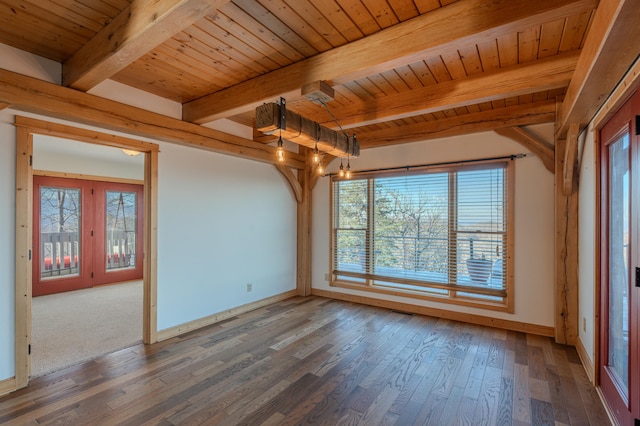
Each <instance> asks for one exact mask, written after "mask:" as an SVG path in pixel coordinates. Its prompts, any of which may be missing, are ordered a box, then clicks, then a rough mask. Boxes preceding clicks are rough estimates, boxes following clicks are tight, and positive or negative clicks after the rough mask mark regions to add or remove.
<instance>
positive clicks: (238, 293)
mask: <svg viewBox="0 0 640 426" xmlns="http://www.w3.org/2000/svg"><path fill="white" fill-rule="evenodd" d="M0 68H5V69H9V70H11V71H15V72H20V73H22V74H26V75H31V76H34V77H37V78H40V79H43V80H46V81H50V82H54V83H59V81H60V79H59V76H60V70H61V67H60V65H59V64H56V63H55V62H51V61H48V60H46V59H43V58H38V57H35V56H33V55H29V54H26V53H24V52H20V51H19V50H17V49H13V48H10V47H8V46H3V45H0ZM113 87H114V85H112V84H109V85H105V86H103V87H99V88H98V89H96V92H97V94H100V95H101V96H104V97H111V98H113V99H114V100H118V101H120V102H130V103H131V104H134V102H135V105H136V106H138V107H143V108H145V107H146V109H148V110H150V111H158V112H159V113H163V114H166V115H169V116H172V115H175V114H176V112H175V105H173V104H172V103H170V102H168V103H166V104H164V105H158V102H159V101H158V99H155V98H154V97H153V96H139V95H140V93H138V92H137V91H132V93H129V94H128V93H124V92H126V91H127V87H126V86H122V85H119V86H118V87H117V90H112V89H113ZM16 114H20V115H25V116H28V117H33V118H37V119H41V120H48V121H52V122H56V123H63V124H67V125H70V126H75V127H79V128H84V129H95V130H97V131H101V132H104V133H112V134H116V135H120V136H125V137H130V138H134V139H138V140H141V141H146V142H152V143H157V144H159V145H160V153H159V170H158V210H159V211H158V328H159V330H163V329H166V328H169V327H173V326H176V325H180V324H183V323H185V322H188V321H192V320H195V319H199V318H202V317H205V316H208V315H212V314H215V313H218V312H220V311H224V310H227V309H230V308H234V307H237V306H239V305H243V304H246V303H251V302H254V301H256V300H260V299H264V298H267V297H270V296H274V295H278V294H281V293H283V292H286V291H289V290H293V289H295V278H296V202H295V200H294V198H293V195H292V193H291V190H290V189H289V186H288V183H287V182H286V180H285V179H284V178H283V177H282V176H281V175H280V173H279V172H278V171H277V170H276V169H275V167H273V166H271V165H266V164H262V163H257V162H254V161H249V160H243V159H238V158H234V157H230V156H226V155H221V154H216V153H212V152H206V151H202V150H198V149H193V148H187V147H182V146H178V145H172V144H168V143H165V142H158V141H155V140H152V139H148V138H140V137H135V136H131V135H126V134H123V133H120V132H109V131H105V130H102V129H98V128H95V127H90V126H85V125H77V124H75V123H70V122H65V121H63V120H57V119H48V118H47V117H42V116H38V115H35V114H27V113H24V114H23V113H19V112H16V111H13V110H11V109H5V110H2V111H0V200H1V202H0V381H2V380H4V379H9V378H11V377H13V376H14V375H15V358H14V353H15V336H14V335H15V310H14V300H15V291H14V285H15V283H14V282H15V253H14V251H15V250H14V248H15V143H16V138H15V134H16V131H15V127H14V126H13V123H14V120H15V115H16ZM215 126H216V127H217V128H219V129H221V130H222V131H227V132H229V133H234V134H236V135H237V134H240V133H241V134H242V135H245V136H246V134H249V135H250V134H251V132H250V131H247V130H246V129H239V128H237V126H235V127H234V126H232V125H231V124H230V123H226V122H219V123H215ZM50 142H51V141H50ZM56 143H57V142H56ZM37 145H38V146H39V148H38V151H37V152H36V155H35V158H34V161H35V164H34V166H36V167H38V168H43V169H48V170H57V171H72V172H74V173H82V174H94V175H102V174H103V173H108V174H110V175H113V170H114V167H116V166H115V165H113V164H111V165H109V164H107V163H104V162H103V163H102V164H100V165H98V164H97V163H94V165H93V166H92V167H89V168H87V167H86V165H79V164H75V163H77V161H78V159H77V158H75V159H73V160H69V161H68V162H67V164H66V166H68V167H65V165H64V164H63V163H64V161H63V160H61V158H60V157H59V156H56V155H58V154H55V153H54V152H48V153H44V151H42V149H44V148H43V146H42V145H39V143H37ZM46 146H47V144H45V145H44V147H45V148H46ZM38 152H40V154H41V155H38ZM80 161H82V160H80ZM125 161H126V159H125ZM61 164H62V166H61ZM65 168H66V169H67V170H61V169H65ZM110 170H111V171H110ZM137 170H139V168H137ZM122 173H125V172H122ZM127 173H128V172H127ZM136 173H137V172H136ZM123 177H131V178H134V179H139V178H141V176H139V175H136V176H123ZM248 283H251V284H252V285H253V291H252V292H251V293H248V292H247V287H246V284H248Z"/></svg>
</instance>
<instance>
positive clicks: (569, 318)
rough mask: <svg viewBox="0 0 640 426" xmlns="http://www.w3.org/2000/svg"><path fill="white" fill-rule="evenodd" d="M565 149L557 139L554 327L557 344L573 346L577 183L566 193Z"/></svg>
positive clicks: (562, 141)
mask: <svg viewBox="0 0 640 426" xmlns="http://www.w3.org/2000/svg"><path fill="white" fill-rule="evenodd" d="M566 149H567V141H566V140H565V139H559V140H556V144H555V150H556V153H555V163H556V171H555V216H556V218H555V219H556V220H555V222H556V229H555V231H556V232H555V237H556V238H555V256H556V261H555V277H556V279H555V320H554V325H555V340H556V342H557V343H561V344H567V345H575V344H576V340H577V337H578V181H577V179H572V186H571V188H570V191H569V192H568V193H565V179H564V170H565V166H564V162H565V158H567V157H566V156H565V151H566ZM571 157H572V156H569V158H571ZM573 158H574V161H575V157H573Z"/></svg>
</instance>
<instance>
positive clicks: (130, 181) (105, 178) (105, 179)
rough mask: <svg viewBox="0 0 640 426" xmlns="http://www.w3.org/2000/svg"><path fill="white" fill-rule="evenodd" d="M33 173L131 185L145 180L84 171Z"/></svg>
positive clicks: (41, 171) (141, 183)
mask: <svg viewBox="0 0 640 426" xmlns="http://www.w3.org/2000/svg"><path fill="white" fill-rule="evenodd" d="M33 175H34V176H45V177H55V178H64V179H81V180H93V181H99V182H111V183H127V184H131V185H144V180H138V179H126V178H116V177H109V176H94V175H85V174H82V173H68V172H50V171H47V170H34V171H33Z"/></svg>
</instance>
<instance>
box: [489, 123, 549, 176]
mask: <svg viewBox="0 0 640 426" xmlns="http://www.w3.org/2000/svg"><path fill="white" fill-rule="evenodd" d="M495 132H496V133H497V134H499V135H500V136H504V137H505V138H509V139H511V140H514V141H516V142H518V143H519V144H520V145H522V146H524V147H525V148H527V149H528V150H530V151H531V152H533V153H534V154H535V156H536V157H538V158H539V159H540V161H542V164H544V167H545V168H546V169H547V170H549V171H550V172H551V173H555V151H554V147H553V145H551V144H550V143H548V142H546V141H544V140H542V139H540V138H538V137H536V136H534V135H532V134H531V133H529V132H527V131H526V130H525V129H523V128H521V127H505V128H502V129H495Z"/></svg>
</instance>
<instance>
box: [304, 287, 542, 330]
mask: <svg viewBox="0 0 640 426" xmlns="http://www.w3.org/2000/svg"><path fill="white" fill-rule="evenodd" d="M311 295H313V296H320V297H326V298H328V299H336V300H344V301H347V302H353V303H361V304H364V305H371V306H377V307H381V308H388V309H393V310H397V311H401V312H410V313H413V314H420V315H427V316H431V317H437V318H444V319H449V320H453V321H461V322H466V323H470V324H477V325H484V326H488V327H495V328H501V329H505V330H512V331H520V332H523V333H531V334H537V335H540V336H547V337H553V335H554V329H553V327H547V326H544V325H536V324H527V323H524V322H519V321H511V320H504V319H499V318H491V317H485V316H481V315H474V314H468V313H462V312H455V311H447V310H444V309H437V308H429V307H426V306H418V305H413V304H410V303H401V302H393V301H389V300H382V299H376V298H373V297H367V296H359V295H354V294H346V293H339V292H335V291H329V290H321V289H317V288H312V289H311Z"/></svg>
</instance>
